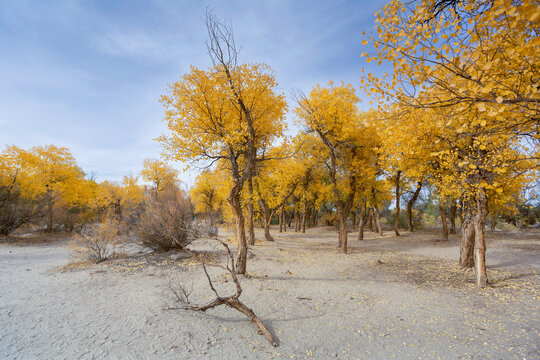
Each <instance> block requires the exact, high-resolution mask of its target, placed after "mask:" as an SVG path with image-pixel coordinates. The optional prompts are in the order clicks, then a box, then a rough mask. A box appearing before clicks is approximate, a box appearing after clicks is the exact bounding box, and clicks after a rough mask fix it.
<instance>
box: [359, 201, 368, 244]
mask: <svg viewBox="0 0 540 360" xmlns="http://www.w3.org/2000/svg"><path fill="white" fill-rule="evenodd" d="M366 207H367V201H366V199H365V198H364V203H363V204H362V210H361V213H360V224H358V240H359V241H362V240H364V226H365V225H366Z"/></svg>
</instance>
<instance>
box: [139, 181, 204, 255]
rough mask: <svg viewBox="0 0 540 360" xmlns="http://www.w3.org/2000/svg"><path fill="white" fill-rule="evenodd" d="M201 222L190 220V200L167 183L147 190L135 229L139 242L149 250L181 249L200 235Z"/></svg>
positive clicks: (191, 217) (191, 214)
mask: <svg viewBox="0 0 540 360" xmlns="http://www.w3.org/2000/svg"><path fill="white" fill-rule="evenodd" d="M204 227H205V225H204V224H202V223H195V222H194V221H193V213H192V210H191V202H190V201H189V198H188V197H187V196H186V194H185V193H184V192H183V191H182V190H180V189H179V188H178V186H176V185H174V184H171V185H169V186H167V187H165V188H164V189H162V190H161V191H155V190H154V191H152V192H150V193H149V194H147V198H146V201H145V211H144V213H143V214H142V215H141V220H140V223H139V229H138V233H139V236H140V238H141V240H142V242H143V245H145V246H147V247H149V248H151V249H153V250H164V251H169V250H171V249H183V248H185V247H186V246H187V245H188V244H190V243H191V242H192V241H193V240H194V239H196V238H197V237H199V236H200V235H201V232H202V230H203V229H204Z"/></svg>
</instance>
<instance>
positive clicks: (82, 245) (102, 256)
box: [71, 219, 119, 263]
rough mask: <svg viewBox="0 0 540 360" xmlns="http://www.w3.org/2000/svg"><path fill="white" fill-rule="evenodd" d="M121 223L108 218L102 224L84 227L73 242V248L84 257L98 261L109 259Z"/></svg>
mask: <svg viewBox="0 0 540 360" xmlns="http://www.w3.org/2000/svg"><path fill="white" fill-rule="evenodd" d="M118 228H119V224H118V222H117V221H115V220H110V219H106V220H105V221H104V222H103V223H101V224H96V225H94V226H91V227H86V228H83V230H82V231H81V233H80V234H78V235H77V236H76V237H75V239H74V240H73V241H72V243H71V247H72V249H73V250H74V251H75V252H76V253H77V254H78V255H79V257H82V258H83V259H87V260H93V261H95V262H96V263H99V262H102V261H104V260H107V259H109V257H110V256H111V255H112V253H113V251H112V250H113V244H114V241H115V239H116V237H117V235H118Z"/></svg>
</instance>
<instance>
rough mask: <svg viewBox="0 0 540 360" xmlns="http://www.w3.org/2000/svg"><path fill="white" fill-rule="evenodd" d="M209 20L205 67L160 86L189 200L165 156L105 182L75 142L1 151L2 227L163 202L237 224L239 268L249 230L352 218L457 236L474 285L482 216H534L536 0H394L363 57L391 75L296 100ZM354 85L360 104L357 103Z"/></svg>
mask: <svg viewBox="0 0 540 360" xmlns="http://www.w3.org/2000/svg"><path fill="white" fill-rule="evenodd" d="M206 19H207V28H208V33H209V40H208V50H209V54H210V56H211V59H212V62H213V64H214V65H213V66H212V67H210V68H207V69H199V68H197V67H195V66H192V67H191V69H190V71H189V72H188V73H186V74H184V75H183V76H182V77H181V78H180V79H179V80H178V81H176V82H174V83H172V84H171V85H170V87H169V90H168V92H167V93H166V94H165V95H163V96H162V98H161V101H162V103H163V106H164V108H165V115H164V121H165V123H166V125H167V127H168V130H169V131H168V132H167V133H166V134H164V135H163V136H161V137H160V138H159V139H158V141H159V143H160V144H161V145H162V147H163V151H164V155H165V159H166V160H168V161H183V162H185V163H187V164H190V165H195V166H197V167H198V168H202V169H203V170H202V171H201V172H200V174H199V176H198V177H197V178H196V181H195V184H194V186H193V187H192V188H191V189H190V190H189V194H188V192H184V191H182V190H181V188H180V185H179V184H180V183H179V180H178V173H177V171H175V170H174V169H173V168H171V167H170V166H168V165H167V164H166V163H165V162H164V161H165V160H164V161H161V160H147V161H145V163H144V165H143V170H142V171H141V173H140V174H139V176H138V177H137V176H131V175H130V176H126V177H124V179H123V180H122V182H121V183H114V182H107V181H105V182H102V183H98V182H96V181H95V180H94V179H91V178H88V177H87V176H86V175H85V174H84V172H83V171H82V170H81V168H80V167H79V166H78V165H77V164H76V161H75V159H74V158H73V156H72V155H71V154H70V152H69V150H68V149H65V148H57V147H54V146H46V147H35V148H32V149H29V150H24V149H21V148H18V147H16V146H8V147H6V148H5V149H4V150H3V151H2V153H1V155H0V233H1V234H3V235H7V234H9V233H11V232H12V231H14V230H15V229H17V228H18V227H20V226H21V225H23V224H26V223H39V224H43V226H44V227H45V228H46V229H47V230H49V231H52V230H55V229H56V230H64V231H73V230H78V229H80V228H81V227H82V226H83V225H84V224H88V223H92V222H99V221H103V220H104V219H105V218H109V217H114V218H115V219H116V220H118V221H121V222H124V223H126V224H129V226H131V227H137V226H139V224H146V225H145V227H146V228H147V229H148V228H151V227H152V224H155V222H156V221H157V220H156V218H157V217H158V218H159V219H161V220H163V219H165V218H166V217H167V216H168V215H164V212H161V213H160V209H161V207H160V206H171V205H170V202H167V201H165V199H170V198H174V199H176V200H175V202H174V204H175V209H176V212H170V211H169V212H166V213H167V214H184V215H182V216H180V217H179V218H178V221H181V222H182V226H183V227H184V228H185V227H186V226H187V225H186V223H188V222H189V221H191V214H192V213H193V214H194V217H196V218H197V219H199V221H200V220H201V219H204V220H205V221H206V223H207V224H210V226H212V227H213V226H215V225H216V224H217V223H224V224H230V225H231V226H234V228H235V231H236V245H237V249H238V250H237V256H236V270H237V273H238V274H245V273H246V272H247V268H248V264H247V249H248V247H249V246H256V242H255V232H254V226H256V225H257V226H261V227H263V228H264V235H265V239H264V240H266V241H273V237H272V231H279V232H284V231H292V230H294V231H304V232H305V230H306V228H309V227H313V226H317V225H321V224H323V225H335V226H336V227H337V231H338V232H339V242H338V244H336V245H337V246H338V247H339V249H340V251H341V252H343V253H347V248H348V241H349V240H348V237H349V236H350V232H351V231H352V230H354V231H355V235H354V240H355V241H356V240H360V241H361V240H362V239H363V232H364V230H366V229H368V228H369V229H371V230H372V231H376V232H378V233H380V234H381V235H382V234H383V230H384V231H392V232H394V233H395V235H396V236H400V234H401V232H403V231H408V232H413V231H415V230H416V229H415V227H416V226H419V225H420V226H421V225H424V226H433V225H437V226H442V230H441V239H442V240H448V237H449V235H448V234H452V233H460V234H461V254H460V258H459V263H460V265H461V266H463V267H467V268H474V269H475V274H476V283H477V286H479V287H483V286H486V284H487V281H488V274H487V272H486V265H485V256H486V241H485V231H486V223H488V224H491V225H492V227H494V226H495V225H496V223H497V222H500V223H503V222H507V223H512V224H513V225H517V226H530V225H533V224H535V223H537V222H538V221H539V220H540V207H539V202H538V201H537V200H536V198H535V192H536V191H537V190H538V182H537V175H538V166H539V159H540V146H539V144H540V128H539V126H540V112H539V107H538V106H539V105H538V102H539V101H540V92H539V85H540V56H539V53H538V47H539V46H540V40H539V38H538V31H539V24H540V10H539V7H537V4H536V5H535V4H534V2H531V3H529V2H509V1H502V0H496V1H492V2H475V1H465V2H461V1H446V0H445V1H423V2H412V3H408V5H403V4H402V3H400V2H396V1H391V2H389V3H388V4H387V5H385V6H384V8H383V9H382V10H381V11H380V12H379V13H378V14H377V16H376V24H377V25H376V29H375V35H373V36H368V35H366V36H365V40H364V45H365V46H366V49H367V48H369V49H371V50H369V51H368V50H366V51H365V53H363V54H362V55H363V56H364V57H365V59H366V61H367V62H368V63H371V62H376V63H378V64H379V65H381V66H386V67H388V66H391V67H393V70H392V72H391V73H389V74H386V73H385V74H384V75H383V76H380V77H379V76H377V75H375V74H371V73H369V74H365V76H364V77H363V78H362V79H361V82H362V84H363V85H362V88H360V89H355V88H354V86H352V85H351V84H349V83H346V82H334V81H329V82H328V83H327V84H324V85H315V86H314V87H313V89H311V91H309V93H303V92H301V91H295V92H294V94H293V96H292V98H293V100H292V101H291V100H289V101H288V100H287V97H286V96H285V94H282V93H280V92H279V91H278V84H277V76H278V75H279V74H275V73H274V72H273V71H272V69H271V68H270V67H269V66H268V65H266V64H261V63H250V64H245V63H241V62H240V61H239V59H238V56H239V54H238V48H237V46H236V44H235V41H234V37H233V34H232V30H231V28H230V27H229V26H227V25H225V24H223V23H221V22H220V21H219V20H218V19H217V18H216V17H215V16H214V15H213V14H212V13H208V14H207V18H206ZM350 80H356V79H350ZM364 95H365V96H367V97H369V99H371V104H372V108H371V109H370V110H360V108H359V103H360V101H361V98H362V96H364ZM287 114H291V115H293V117H294V119H295V122H296V124H295V125H297V127H298V128H300V129H301V130H300V131H299V132H298V133H296V134H291V132H290V131H289V130H288V127H287V125H288V124H287V121H286V116H287ZM139 178H140V179H141V180H143V181H144V182H145V183H146V184H151V185H147V186H142V185H140V184H139V182H138V180H139ZM171 189H173V190H171ZM188 195H189V199H187V198H188ZM186 201H187V202H186ZM179 204H180V205H179ZM152 214H153V215H152ZM156 214H157V215H156ZM186 214H189V216H186ZM145 216H146V217H145ZM430 216H433V217H435V216H437V217H438V218H439V219H440V222H437V223H433V222H430V221H429V217H430ZM180 218H181V219H180ZM174 219H175V218H174V217H173V218H171V219H168V220H167V221H169V222H170V223H167V224H168V225H167V226H162V227H168V228H170V227H171V226H172V227H174V226H175V225H171V223H174V221H175V220H174ZM163 221H164V220H163ZM272 224H274V225H278V226H276V227H274V228H271V225H272ZM385 226H386V227H387V228H386V229H384V227H385ZM390 229H391V230H390ZM154 230H155V229H154ZM149 231H150V230H149ZM156 231H157V233H159V229H158V230H156ZM148 233H149V232H148V231H147V232H146V234H147V235H148ZM157 233H154V232H151V231H150V236H151V237H152V236H159V234H157ZM156 234H157V235H156ZM258 240H263V239H258Z"/></svg>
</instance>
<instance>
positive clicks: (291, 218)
mask: <svg viewBox="0 0 540 360" xmlns="http://www.w3.org/2000/svg"><path fill="white" fill-rule="evenodd" d="M293 217H294V208H293V210H292V211H291V215H290V216H289V221H287V224H289V227H291V223H292V220H293Z"/></svg>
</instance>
